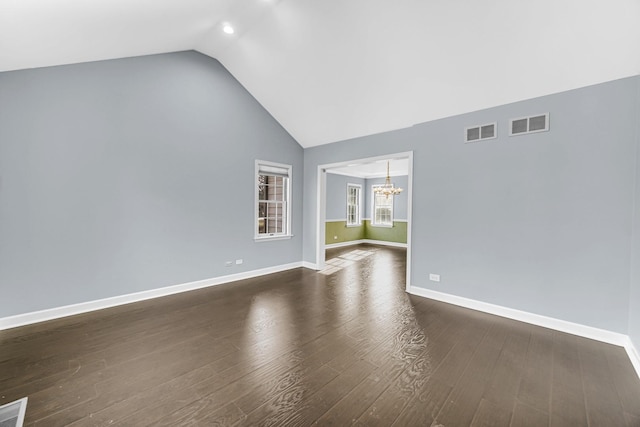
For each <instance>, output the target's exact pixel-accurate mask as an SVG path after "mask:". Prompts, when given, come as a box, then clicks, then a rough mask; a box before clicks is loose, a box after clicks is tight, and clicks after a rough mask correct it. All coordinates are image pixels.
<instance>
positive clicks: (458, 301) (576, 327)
mask: <svg viewBox="0 0 640 427" xmlns="http://www.w3.org/2000/svg"><path fill="white" fill-rule="evenodd" d="M409 293H410V294H413V295H418V296H421V297H425V298H430V299H434V300H437V301H442V302H446V303H449V304H454V305H458V306H461V307H466V308H470V309H473V310H478V311H482V312H485V313H489V314H495V315H496V316H501V317H506V318H509V319H514V320H519V321H521V322H525V323H530V324H532V325H537V326H542V327H544V328H549V329H555V330H557V331H561V332H566V333H569V334H572V335H577V336H581V337H585V338H590V339H593V340H597V341H602V342H606V343H609V344H614V345H618V346H621V347H624V348H625V350H626V351H627V354H629V358H630V359H631V363H632V364H633V367H634V368H635V370H636V373H637V374H638V376H639V377H640V358H639V357H638V352H637V351H636V349H635V347H634V346H633V344H632V343H631V340H630V339H629V337H628V336H627V335H624V334H620V333H617V332H611V331H607V330H604V329H598V328H594V327H591V326H586V325H580V324H578V323H573V322H568V321H566V320H560V319H555V318H552V317H547V316H541V315H539V314H534V313H529V312H526V311H520V310H515V309H512V308H507V307H502V306H499V305H494V304H489V303H486V302H482V301H477V300H472V299H469V298H463V297H459V296H456V295H451V294H445V293H443V292H437V291H433V290H431V289H425V288H419V287H416V286H411V287H410V288H409Z"/></svg>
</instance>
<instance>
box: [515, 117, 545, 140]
mask: <svg viewBox="0 0 640 427" xmlns="http://www.w3.org/2000/svg"><path fill="white" fill-rule="evenodd" d="M509 125H510V126H509V136H513V135H523V134H526V133H535V132H544V131H547V130H549V113H546V114H538V115H536V116H529V117H521V118H519V119H511V121H510V123H509Z"/></svg>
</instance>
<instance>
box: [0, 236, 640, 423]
mask: <svg viewBox="0 0 640 427" xmlns="http://www.w3.org/2000/svg"><path fill="white" fill-rule="evenodd" d="M363 253H366V254H367V256H366V257H364V258H361V259H358V258H359V257H361V256H362V254H363ZM328 257H329V258H330V257H334V258H335V257H338V258H341V259H342V260H343V266H342V267H341V269H340V270H339V271H337V272H335V273H333V274H329V275H324V274H320V273H318V272H315V271H312V270H307V269H302V268H300V269H293V270H288V271H284V272H280V273H275V274H273V275H267V276H261V277H256V278H252V279H246V280H241V281H237V282H234V283H228V284H224V285H220V286H216V287H211V288H203V289H199V290H196V291H192V292H186V293H182V294H176V295H172V296H168V297H163V298H157V299H153V300H147V301H141V302H139V303H135V304H128V305H125V306H118V307H113V308H110V309H105V310H100V311H96V312H92V313H84V314H81V315H78V316H72V317H67V318H63V319H56V320H52V321H49V322H43V323H40V324H36V325H29V326H25V327H21V328H15V329H12V330H6V331H0V403H7V402H9V401H13V400H16V399H18V398H21V397H24V396H28V397H29V404H28V406H27V414H26V420H25V421H26V422H25V425H26V426H45V427H57V426H73V427H81V426H82V427H84V426H104V427H106V426H114V425H119V426H145V425H153V426H156V425H235V426H245V425H246V426H253V425H310V424H315V425H318V426H323V425H336V426H343V425H359V426H364V425H366V426H375V425H394V426H397V427H400V426H422V425H427V426H430V425H434V426H435V425H438V424H441V425H442V424H444V425H446V426H447V427H450V426H452V425H474V426H479V425H496V426H499V425H512V426H519V425H536V426H539V425H549V424H551V425H561V426H571V425H587V424H588V425H590V426H594V425H616V426H618V425H620V426H624V425H627V426H636V425H638V424H640V423H639V422H638V420H639V419H640V416H639V412H640V411H639V409H638V408H640V396H639V394H640V393H639V392H638V390H639V387H640V380H638V379H637V376H636V374H635V372H634V371H633V367H632V365H631V364H630V362H629V360H628V357H627V356H626V354H625V352H624V350H623V349H622V348H620V347H615V346H611V345H609V344H603V343H599V342H595V341H591V340H587V339H584V338H579V337H574V336H570V335H566V334H562V333H559V332H553V331H549V330H547V329H544V328H539V327H536V326H532V325H528V324H523V323H520V322H516V321H513V320H509V319H504V318H499V317H496V316H492V315H489V314H486V313H481V312H478V311H474V310H469V309H466V308H463V307H458V306H454V305H450V304H445V303H442V302H439V301H435V300H430V299H426V298H421V297H417V296H414V295H408V294H406V292H405V285H404V280H405V267H406V250H405V249H402V248H385V247H380V246H375V245H359V246H357V247H344V248H336V249H332V250H330V251H328ZM581 396H582V397H581Z"/></svg>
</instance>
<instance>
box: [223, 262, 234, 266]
mask: <svg viewBox="0 0 640 427" xmlns="http://www.w3.org/2000/svg"><path fill="white" fill-rule="evenodd" d="M232 265H233V261H227V262H225V263H224V266H225V267H231V266H232Z"/></svg>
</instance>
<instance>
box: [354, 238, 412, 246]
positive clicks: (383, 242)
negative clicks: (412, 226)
mask: <svg viewBox="0 0 640 427" xmlns="http://www.w3.org/2000/svg"><path fill="white" fill-rule="evenodd" d="M362 243H369V244H372V245H382V246H391V247H394V248H406V247H407V244H406V243H396V242H386V241H384V240H371V239H363V240H362Z"/></svg>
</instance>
